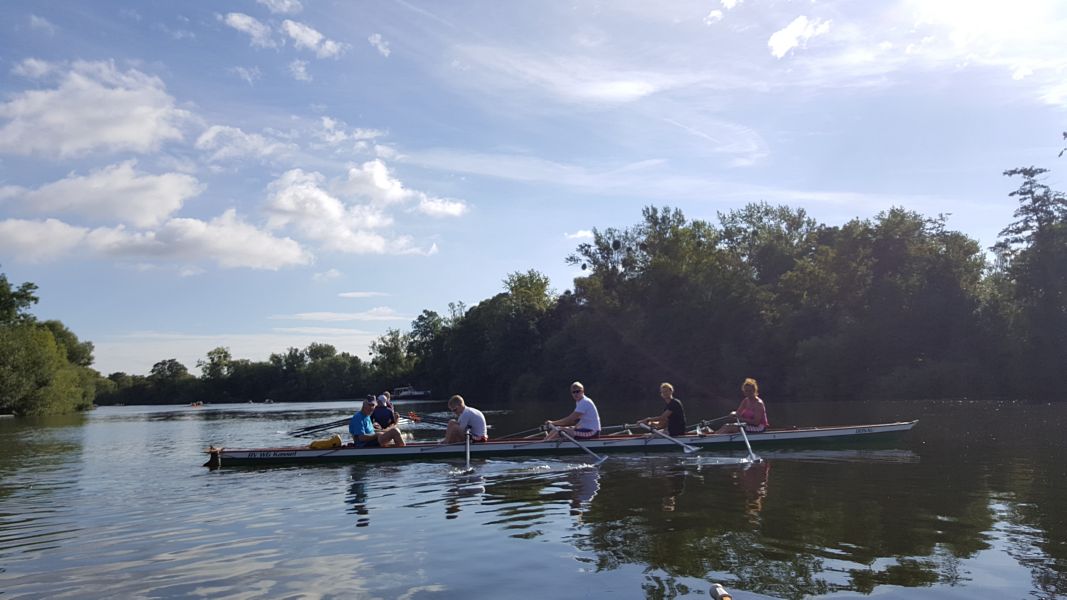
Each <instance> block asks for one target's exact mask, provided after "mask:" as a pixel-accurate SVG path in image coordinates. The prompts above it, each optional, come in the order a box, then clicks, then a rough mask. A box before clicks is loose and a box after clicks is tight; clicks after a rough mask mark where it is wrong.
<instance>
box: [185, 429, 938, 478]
mask: <svg viewBox="0 0 1067 600" xmlns="http://www.w3.org/2000/svg"><path fill="white" fill-rule="evenodd" d="M916 423H918V421H917V420H916V421H899V422H895V423H876V424H871V425H838V426H832V427H794V428H790V429H767V430H765V431H762V432H759V433H749V434H748V439H749V441H750V442H751V443H752V444H753V445H754V446H762V445H764V444H774V445H778V444H785V443H794V444H796V443H806V442H816V443H818V442H825V441H852V440H867V439H872V438H879V437H883V436H886V435H891V434H897V433H902V432H905V431H908V430H910V429H911V428H912V427H914V426H915V424H916ZM675 439H676V440H681V441H683V442H685V443H686V444H689V445H692V446H698V447H701V448H722V449H729V448H732V447H737V446H743V445H744V439H743V437H742V436H741V434H739V433H734V434H725V433H724V434H700V435H698V434H689V435H682V436H676V437H675ZM581 444H582V446H584V447H586V448H588V449H590V450H594V451H596V452H627V451H628V452H649V451H664V450H677V449H678V446H676V445H675V442H674V441H673V440H671V439H666V438H662V437H658V436H654V435H650V434H638V435H633V434H628V435H616V436H602V437H599V438H595V439H589V440H582V442H581ZM207 452H208V454H209V455H210V458H209V460H208V462H207V463H206V464H205V465H204V466H207V467H212V468H217V467H220V466H222V465H224V464H225V465H227V466H229V465H258V464H270V463H298V464H301V463H302V464H314V463H325V462H364V461H382V460H433V459H462V458H463V457H464V456H465V452H466V444H463V443H458V444H439V443H435V442H413V443H410V444H408V445H406V446H403V447H400V448H396V447H387V448H356V447H354V446H351V445H349V446H340V447H337V448H328V449H313V448H309V447H307V446H290V447H277V448H225V447H224V448H215V447H212V448H209V449H208V450H207ZM577 452H583V450H582V448H581V447H579V446H577V445H575V444H572V443H570V442H568V441H566V440H552V441H545V440H543V439H539V438H538V439H532V440H525V439H519V440H491V441H488V442H485V443H479V444H472V445H471V446H470V453H471V455H472V456H479V457H483V458H484V457H499V456H525V455H531V456H532V455H545V454H552V455H555V454H573V453H577Z"/></svg>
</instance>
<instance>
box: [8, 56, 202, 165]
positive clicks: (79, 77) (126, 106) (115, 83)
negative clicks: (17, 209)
mask: <svg viewBox="0 0 1067 600" xmlns="http://www.w3.org/2000/svg"><path fill="white" fill-rule="evenodd" d="M189 118H190V115H189V113H187V112H186V111H184V110H180V109H178V108H176V107H175V106H174V98H172V97H171V96H170V95H169V94H167V92H166V89H165V87H164V85H163V82H162V81H160V80H159V79H158V78H156V77H153V76H151V75H146V74H144V73H142V72H140V71H138V70H136V69H130V70H128V71H120V70H119V69H117V68H116V67H115V65H114V63H111V62H82V61H78V62H75V63H74V64H73V65H72V66H71V67H70V68H69V69H68V70H66V72H64V73H63V74H62V75H60V77H59V86H58V87H56V88H53V89H34V90H29V91H25V92H22V93H19V94H15V95H14V96H13V97H12V99H11V100H10V101H9V102H6V103H4V104H0V120H2V121H4V124H3V126H2V127H0V152H8V153H11V154H22V155H29V154H41V155H47V156H57V157H60V158H67V157H71V156H80V155H83V154H86V153H88V152H94V151H105V152H120V151H133V152H142V153H143V152H151V151H155V150H157V149H158V148H159V147H160V145H161V144H162V143H164V142H167V141H170V140H180V139H182V132H181V130H180V129H179V127H180V125H181V124H182V123H183V122H185V121H187V120H188V119H189Z"/></svg>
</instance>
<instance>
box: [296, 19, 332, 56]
mask: <svg viewBox="0 0 1067 600" xmlns="http://www.w3.org/2000/svg"><path fill="white" fill-rule="evenodd" d="M282 31H284V32H285V33H286V34H287V35H288V36H289V38H290V39H292V40H293V43H294V44H295V45H296V47H297V48H306V49H308V50H311V51H313V52H315V56H318V57H319V58H334V57H337V56H339V55H340V54H341V52H343V51H344V49H345V45H344V44H340V43H338V42H335V41H333V40H328V39H326V36H324V35H322V34H321V33H319V32H318V31H317V30H316V29H314V28H312V27H310V26H308V25H305V24H303V23H300V22H297V21H292V20H290V19H286V20H285V21H282Z"/></svg>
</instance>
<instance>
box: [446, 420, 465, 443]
mask: <svg viewBox="0 0 1067 600" xmlns="http://www.w3.org/2000/svg"><path fill="white" fill-rule="evenodd" d="M462 441H463V431H461V430H460V428H459V423H456V422H455V421H450V422H449V423H448V429H447V430H446V431H445V441H444V443H445V444H455V443H458V442H462Z"/></svg>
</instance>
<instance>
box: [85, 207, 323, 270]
mask: <svg viewBox="0 0 1067 600" xmlns="http://www.w3.org/2000/svg"><path fill="white" fill-rule="evenodd" d="M87 243H88V244H89V246H90V247H91V248H92V249H93V250H95V251H97V252H101V253H104V254H107V255H110V256H118V257H154V258H160V259H168V260H193V261H197V260H211V261H214V262H216V263H218V264H219V266H221V267H227V268H237V267H248V268H252V269H269V270H277V269H279V268H282V267H288V266H294V265H305V264H308V263H310V262H311V260H312V257H311V255H310V254H308V253H307V252H306V251H305V250H304V249H303V248H301V247H300V244H298V243H297V242H295V241H294V240H292V239H290V238H278V237H274V236H273V235H271V234H270V233H268V232H265V231H262V230H260V229H257V228H256V227H255V226H253V225H251V224H248V223H246V222H244V221H242V220H241V219H240V218H238V217H237V212H236V211H235V210H234V209H232V208H231V209H229V210H227V211H226V212H224V213H223V214H222V215H220V216H218V217H216V218H214V219H212V220H211V221H201V220H199V219H171V220H170V221H167V222H166V223H165V224H164V225H163V227H161V228H160V229H159V230H158V231H152V232H147V233H129V232H127V231H125V230H124V229H123V228H121V227H118V228H114V229H96V230H93V231H92V232H91V233H90V234H89V235H88V237H87Z"/></svg>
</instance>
